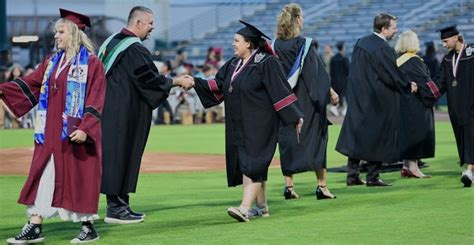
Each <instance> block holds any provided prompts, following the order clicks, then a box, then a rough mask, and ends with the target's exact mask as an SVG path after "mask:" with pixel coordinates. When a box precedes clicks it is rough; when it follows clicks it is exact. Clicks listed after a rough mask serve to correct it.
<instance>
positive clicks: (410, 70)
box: [399, 57, 436, 159]
mask: <svg viewBox="0 0 474 245" xmlns="http://www.w3.org/2000/svg"><path fill="white" fill-rule="evenodd" d="M399 68H400V70H401V71H402V72H403V73H405V75H407V77H408V79H409V81H414V82H416V84H417V86H418V87H422V86H426V83H427V82H430V81H432V79H431V78H430V73H429V70H428V67H427V66H426V64H425V63H424V62H423V60H422V59H420V58H419V57H412V58H410V59H409V60H408V61H406V62H405V63H404V64H403V65H401V66H400V67H399ZM434 102H436V101H435V100H433V99H431V100H430V99H429V98H421V96H420V94H419V93H416V94H403V98H402V100H401V106H400V109H401V113H402V114H401V119H402V120H401V121H400V122H401V132H400V143H401V145H402V159H421V158H429V157H434V151H435V132H434V116H433V105H434Z"/></svg>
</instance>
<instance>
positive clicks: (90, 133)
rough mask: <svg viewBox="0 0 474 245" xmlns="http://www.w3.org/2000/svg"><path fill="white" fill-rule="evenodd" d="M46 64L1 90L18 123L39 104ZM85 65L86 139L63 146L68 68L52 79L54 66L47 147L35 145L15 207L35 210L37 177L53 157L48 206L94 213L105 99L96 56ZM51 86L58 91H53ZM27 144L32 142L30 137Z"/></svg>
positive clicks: (90, 57)
mask: <svg viewBox="0 0 474 245" xmlns="http://www.w3.org/2000/svg"><path fill="white" fill-rule="evenodd" d="M48 62H49V57H48V58H46V59H45V60H44V61H43V63H41V64H40V65H39V67H38V68H37V69H36V70H35V71H34V72H33V73H32V74H30V75H29V76H27V77H22V78H19V79H16V80H15V81H11V82H7V83H2V84H0V90H2V91H3V97H2V99H3V101H4V102H5V103H6V104H7V106H8V108H9V109H10V110H11V111H12V112H13V113H14V114H15V115H16V116H17V117H20V116H22V115H24V114H25V113H27V112H28V111H29V110H31V109H32V108H33V107H34V106H35V105H36V104H37V102H38V100H39V94H40V87H41V82H42V80H43V75H44V73H45V70H46V67H47V65H48ZM88 65H89V66H88V75H87V92H86V93H87V94H86V98H85V109H84V112H85V113H84V117H83V119H82V122H81V124H80V125H79V127H78V129H80V130H82V131H84V132H85V133H86V134H87V142H85V143H84V144H76V143H72V142H71V141H69V140H68V139H65V140H61V130H62V126H63V125H62V114H63V112H64V107H65V104H66V78H67V75H68V72H69V67H70V65H68V66H67V67H66V68H65V69H64V70H63V71H62V72H61V73H60V75H59V76H58V78H57V79H55V73H56V69H57V67H58V66H59V65H57V66H56V68H55V69H54V70H53V72H52V74H51V78H50V81H49V82H50V86H49V98H48V112H47V116H46V124H45V125H46V127H45V142H44V144H43V145H41V144H37V143H36V142H35V149H34V153H33V160H32V162H31V167H30V171H29V174H28V178H27V180H26V183H25V184H24V186H23V189H22V191H21V194H20V198H19V199H18V203H21V204H25V205H33V204H34V202H35V198H36V193H37V190H38V185H39V181H40V178H41V175H42V173H43V170H44V169H45V167H46V164H47V162H48V160H49V159H50V157H51V155H53V156H54V168H55V176H56V179H55V191H54V197H53V203H52V206H53V207H58V208H65V209H67V210H70V211H73V212H78V213H88V214H95V213H97V207H98V203H99V193H100V181H101V175H102V166H101V159H102V149H101V147H102V135H101V126H100V117H101V112H102V107H103V104H104V96H105V76H104V68H103V66H102V63H101V62H100V61H99V59H98V58H97V57H96V56H94V55H90V56H89V62H88ZM55 83H56V87H57V90H55V89H54V88H53V87H54V84H55ZM31 138H32V140H33V135H32V136H31Z"/></svg>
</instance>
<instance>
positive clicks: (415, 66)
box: [400, 57, 438, 108]
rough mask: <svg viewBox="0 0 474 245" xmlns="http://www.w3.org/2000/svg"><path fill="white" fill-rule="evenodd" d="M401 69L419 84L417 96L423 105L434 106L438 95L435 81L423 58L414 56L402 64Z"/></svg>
mask: <svg viewBox="0 0 474 245" xmlns="http://www.w3.org/2000/svg"><path fill="white" fill-rule="evenodd" d="M400 69H401V70H402V71H403V72H405V74H407V76H408V78H409V79H410V80H412V81H414V82H416V84H417V86H418V93H417V94H416V96H417V97H418V99H420V100H421V102H422V103H423V105H424V106H425V107H427V108H431V107H433V106H434V104H435V103H436V100H437V98H438V97H437V96H436V92H435V91H436V90H435V88H434V87H433V85H435V83H434V82H433V79H431V77H430V76H429V70H428V67H427V66H426V65H425V63H424V62H423V61H422V60H421V59H419V58H417V57H413V58H411V59H409V60H408V61H407V62H405V63H404V64H403V65H402V66H400Z"/></svg>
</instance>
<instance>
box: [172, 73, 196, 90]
mask: <svg viewBox="0 0 474 245" xmlns="http://www.w3.org/2000/svg"><path fill="white" fill-rule="evenodd" d="M173 86H180V87H181V88H183V89H184V90H186V91H188V90H190V89H191V88H193V87H194V78H193V77H192V76H190V75H184V76H181V77H175V78H173Z"/></svg>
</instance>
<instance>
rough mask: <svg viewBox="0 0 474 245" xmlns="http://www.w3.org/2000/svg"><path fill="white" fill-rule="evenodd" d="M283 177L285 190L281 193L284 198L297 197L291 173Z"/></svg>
mask: <svg viewBox="0 0 474 245" xmlns="http://www.w3.org/2000/svg"><path fill="white" fill-rule="evenodd" d="M284 177H285V192H284V193H283V195H284V196H285V199H295V198H299V197H300V196H299V195H298V194H297V193H296V192H295V188H294V183H293V175H289V176H284Z"/></svg>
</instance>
